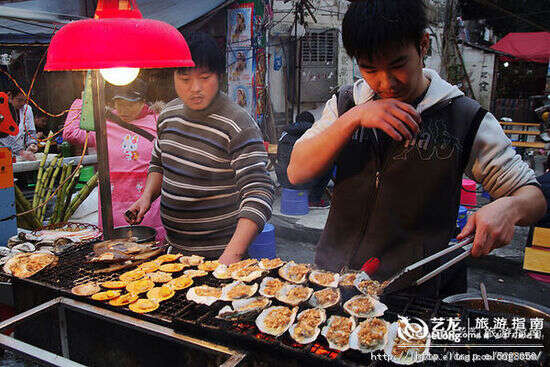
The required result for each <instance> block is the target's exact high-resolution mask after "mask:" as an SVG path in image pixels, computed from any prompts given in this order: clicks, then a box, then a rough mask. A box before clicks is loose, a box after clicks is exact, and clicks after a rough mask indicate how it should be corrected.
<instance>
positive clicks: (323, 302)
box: [309, 288, 341, 308]
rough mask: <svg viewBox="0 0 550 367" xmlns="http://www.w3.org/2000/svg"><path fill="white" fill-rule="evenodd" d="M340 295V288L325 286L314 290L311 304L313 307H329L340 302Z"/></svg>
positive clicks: (310, 300)
mask: <svg viewBox="0 0 550 367" xmlns="http://www.w3.org/2000/svg"><path fill="white" fill-rule="evenodd" d="M340 297H341V296H340V290H339V289H338V288H324V289H321V290H319V291H316V292H313V295H312V296H311V298H310V299H309V304H310V305H312V306H313V307H319V308H329V307H332V306H334V305H337V304H338V303H340Z"/></svg>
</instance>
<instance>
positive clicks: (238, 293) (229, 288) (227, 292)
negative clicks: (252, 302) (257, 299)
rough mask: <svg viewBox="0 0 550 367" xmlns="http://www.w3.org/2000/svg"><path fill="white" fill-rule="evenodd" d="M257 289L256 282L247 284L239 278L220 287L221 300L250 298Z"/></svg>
mask: <svg viewBox="0 0 550 367" xmlns="http://www.w3.org/2000/svg"><path fill="white" fill-rule="evenodd" d="M257 290H258V284H256V283H255V284H252V285H248V284H246V283H244V282H241V281H239V280H237V281H234V282H233V283H230V284H228V285H226V286H224V287H223V288H222V296H221V300H222V301H234V300H237V299H243V298H250V297H252V296H253V295H254V293H256V291H257Z"/></svg>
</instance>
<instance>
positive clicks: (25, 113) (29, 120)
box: [19, 104, 36, 147]
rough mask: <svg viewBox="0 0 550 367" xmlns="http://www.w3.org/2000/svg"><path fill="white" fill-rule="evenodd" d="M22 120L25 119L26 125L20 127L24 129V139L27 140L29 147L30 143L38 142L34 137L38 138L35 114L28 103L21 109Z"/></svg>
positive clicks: (26, 144)
mask: <svg viewBox="0 0 550 367" xmlns="http://www.w3.org/2000/svg"><path fill="white" fill-rule="evenodd" d="M19 116H20V120H21V121H23V119H24V120H25V126H26V127H27V128H26V131H25V127H23V126H21V127H20V129H22V130H23V131H22V132H20V134H21V133H22V134H23V136H24V139H23V141H24V142H25V147H28V146H29V145H31V144H33V143H36V141H35V140H34V139H33V138H36V127H35V126H34V115H33V113H32V108H31V106H29V105H28V104H26V105H24V106H23V108H22V109H21V111H20V114H19Z"/></svg>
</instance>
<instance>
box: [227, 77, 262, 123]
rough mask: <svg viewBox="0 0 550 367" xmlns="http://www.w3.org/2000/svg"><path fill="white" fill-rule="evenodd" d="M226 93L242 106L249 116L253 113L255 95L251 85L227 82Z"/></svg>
mask: <svg viewBox="0 0 550 367" xmlns="http://www.w3.org/2000/svg"><path fill="white" fill-rule="evenodd" d="M228 95H229V98H231V100H232V101H233V102H235V103H236V104H238V105H239V106H241V107H242V108H244V109H245V110H246V111H247V112H248V113H249V114H250V115H251V116H254V115H255V111H254V105H255V103H254V97H255V96H254V90H253V88H252V85H250V84H244V83H242V84H241V83H232V84H229V90H228Z"/></svg>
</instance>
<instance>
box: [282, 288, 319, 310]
mask: <svg viewBox="0 0 550 367" xmlns="http://www.w3.org/2000/svg"><path fill="white" fill-rule="evenodd" d="M295 288H305V289H306V290H307V296H306V297H305V298H302V299H296V300H290V299H288V294H289V293H290V291H291V290H292V289H295ZM312 293H313V289H312V288H309V287H304V286H302V285H298V284H285V285H284V286H283V288H281V290H280V291H279V292H278V293H277V295H276V296H275V298H277V299H278V300H279V301H281V302H283V303H286V304H287V305H291V306H297V305H299V304H300V303H302V302H305V301H307V300H308V299H309V297H311V294H312Z"/></svg>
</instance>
